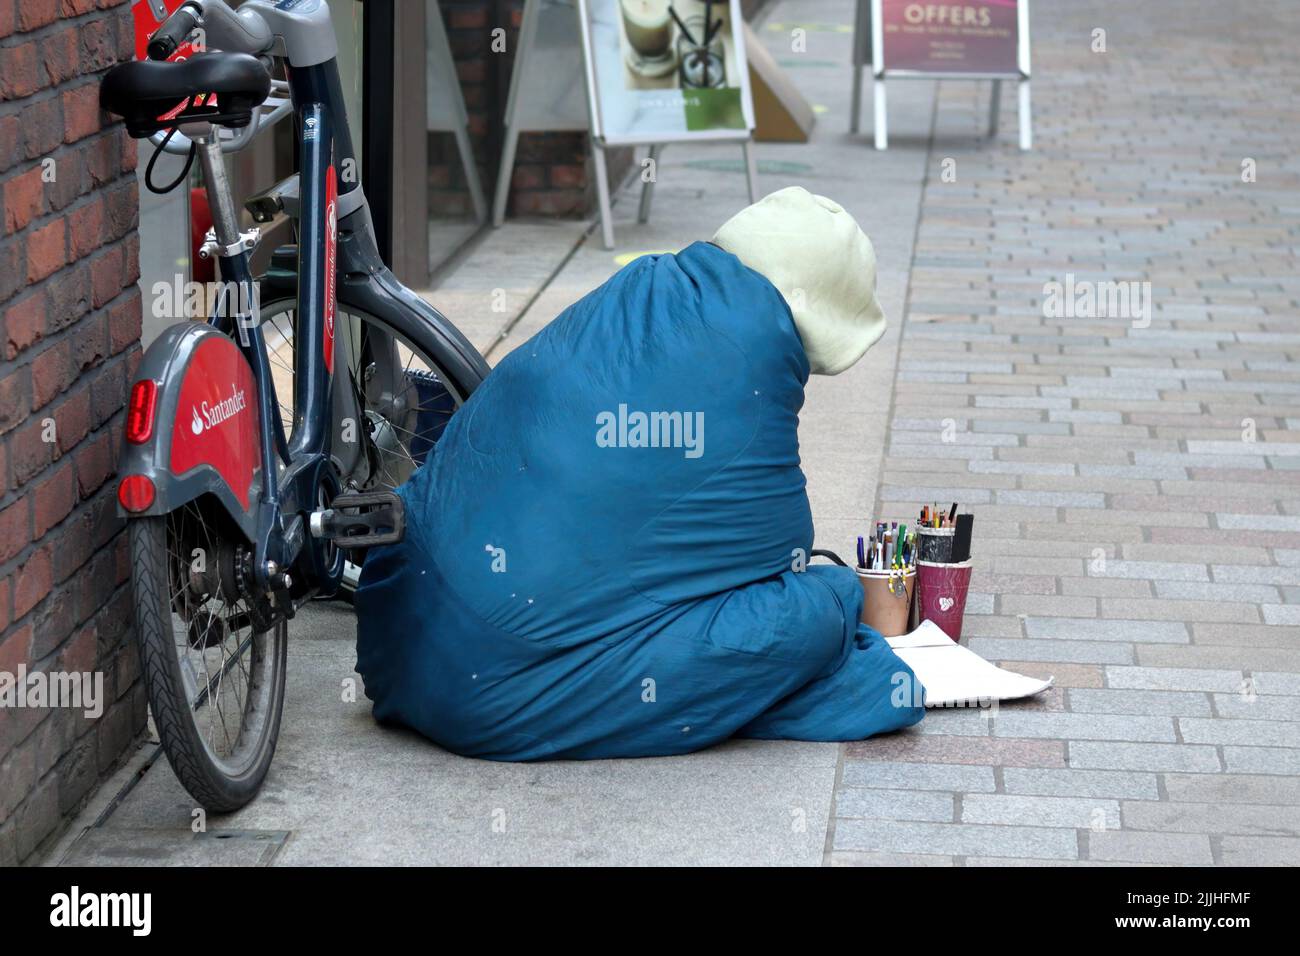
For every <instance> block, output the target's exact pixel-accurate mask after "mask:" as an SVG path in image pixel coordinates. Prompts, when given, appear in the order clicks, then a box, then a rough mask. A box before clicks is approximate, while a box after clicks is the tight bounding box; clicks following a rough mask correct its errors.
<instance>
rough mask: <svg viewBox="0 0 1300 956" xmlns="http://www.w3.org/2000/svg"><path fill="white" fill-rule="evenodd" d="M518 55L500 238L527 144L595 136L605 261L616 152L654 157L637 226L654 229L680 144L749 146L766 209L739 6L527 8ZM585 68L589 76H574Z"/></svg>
mask: <svg viewBox="0 0 1300 956" xmlns="http://www.w3.org/2000/svg"><path fill="white" fill-rule="evenodd" d="M575 13H576V15H577V20H578V28H579V29H578V31H577V32H576V33H575V31H574V30H573V20H572V19H571V18H572V17H573V16H574V15H575ZM518 44H519V46H518V51H517V53H516V55H515V65H514V71H513V72H512V74H511V76H510V92H509V96H508V98H507V100H506V112H505V134H504V138H503V144H502V150H501V165H500V171H499V173H498V177H497V184H496V192H495V194H494V196H493V202H492V225H493V226H494V227H496V226H500V225H501V224H502V223H503V222H504V221H505V212H506V201H507V199H508V198H509V195H510V181H511V178H512V177H511V173H512V171H513V169H514V163H515V152H516V149H517V147H518V144H519V134H520V133H543V132H585V133H588V134H589V138H590V140H591V158H592V171H593V175H594V176H595V179H596V198H597V205H598V207H599V211H600V227H601V238H602V240H603V243H604V246H605V248H606V249H613V248H614V220H613V213H612V210H611V202H610V189H609V177H608V164H607V163H606V160H605V150H606V149H608V148H610V147H624V146H631V147H636V146H648V147H649V156H648V158H647V160H645V161H643V163H642V170H643V171H645V170H648V171H649V175H648V176H646V175H644V174H643V175H642V187H641V199H640V204H639V207H638V212H637V221H638V222H642V223H644V222H646V221H648V219H649V216H650V203H651V200H652V197H653V194H654V185H655V179H656V178H657V175H658V171H657V164H658V161H659V157H660V155H661V154H662V152H663V148H664V146H666V145H668V144H670V143H682V142H701V141H704V142H731V143H737V144H739V145H740V146H741V147H742V149H743V154H744V170H745V178H746V185H747V188H748V192H749V201H750V202H751V203H752V202H756V201H757V200H758V165H757V162H756V160H755V158H754V106H753V99H752V97H751V95H750V87H749V66H748V63H747V61H746V58H745V26H744V20H743V18H742V15H741V12H740V0H671V2H670V0H526V2H525V4H524V15H523V21H522V23H521V24H520V29H519V39H518ZM578 59H580V60H581V63H582V69H581V72H578V71H575V70H574V69H573V65H574V62H575V60H578Z"/></svg>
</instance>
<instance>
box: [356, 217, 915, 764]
mask: <svg viewBox="0 0 1300 956" xmlns="http://www.w3.org/2000/svg"><path fill="white" fill-rule="evenodd" d="M807 379H808V361H807V358H806V356H805V354H804V350H803V346H802V344H801V343H800V340H799V336H798V333H797V332H796V330H795V327H794V322H793V319H792V318H791V315H790V310H789V308H788V307H787V306H786V303H785V301H784V299H783V298H782V297H781V295H780V293H779V292H778V291H777V290H776V289H775V288H774V287H773V286H772V284H771V283H770V282H768V281H767V279H765V278H763V277H762V276H761V275H759V274H758V273H756V272H754V271H752V270H750V269H748V268H746V267H745V266H744V265H743V264H742V263H741V262H740V260H739V259H737V258H736V257H735V256H733V255H731V254H730V253H728V252H725V251H723V250H722V249H719V248H718V247H716V246H713V245H711V244H708V243H695V244H694V245H692V246H690V247H689V248H687V249H685V250H684V251H682V252H680V253H677V254H676V255H662V256H646V257H643V258H640V259H637V260H635V261H634V262H633V263H631V264H630V265H628V266H627V267H626V268H624V269H622V270H621V271H620V272H618V273H617V274H616V275H614V276H613V277H612V278H611V279H610V280H609V281H608V282H606V283H605V284H604V285H602V286H601V287H600V288H598V289H596V290H595V291H594V292H592V293H590V294H589V295H587V296H586V297H585V298H583V299H582V300H581V301H579V302H577V303H575V304H574V305H573V306H571V307H570V308H568V309H567V310H565V312H564V313H562V314H561V315H560V316H559V317H558V318H556V319H555V320H554V321H553V322H551V323H550V324H549V325H548V326H546V328H544V329H542V331H540V332H539V333H538V334H537V335H536V336H534V337H533V338H532V339H530V340H529V341H528V342H525V343H524V344H523V345H521V346H519V347H518V348H517V349H515V351H514V352H512V353H511V354H510V355H508V356H506V358H505V359H503V360H502V361H501V363H500V365H498V366H497V368H496V369H495V370H494V371H493V373H492V374H491V376H489V377H488V379H487V381H486V382H484V384H483V385H482V386H480V388H479V389H478V390H477V391H476V392H475V393H474V395H473V396H472V398H471V399H470V400H469V401H468V402H467V403H466V404H465V406H464V408H463V409H462V410H461V411H460V412H459V413H458V414H457V415H455V416H454V417H453V418H452V420H451V422H450V424H449V425H448V427H447V430H446V432H445V433H444V434H443V436H442V438H441V440H440V441H439V443H438V445H437V447H436V450H435V452H434V453H433V455H432V457H431V459H430V461H429V462H428V463H427V464H426V465H425V467H423V468H421V469H420V470H419V471H417V472H416V474H415V476H414V477H413V478H412V479H411V481H410V482H408V483H407V484H406V485H405V486H403V487H402V489H401V494H402V496H403V498H404V499H405V503H406V514H407V529H406V538H405V540H404V541H403V542H402V543H401V544H398V545H394V546H391V547H385V548H377V549H375V550H373V551H372V552H371V553H370V555H369V556H368V558H367V560H366V564H365V568H364V572H363V574H362V577H361V586H360V590H359V591H358V593H357V598H356V606H357V671H358V672H359V673H360V674H361V676H362V678H363V679H364V681H365V689H366V694H367V695H368V696H369V697H370V698H371V699H372V700H373V701H374V713H375V717H376V718H377V719H379V720H380V721H383V722H391V723H396V724H402V725H405V726H408V727H412V728H414V729H415V730H418V731H419V732H420V733H422V734H424V735H425V736H427V737H429V738H431V739H433V740H434V741H436V742H437V743H439V744H441V745H442V746H444V747H446V748H448V749H449V750H453V751H455V752H456V753H460V754H466V755H471V756H477V757H489V758H493V759H498V760H538V759H545V758H595V757H634V756H655V755H662V754H677V753H684V752H687V751H692V750H698V749H700V748H702V747H707V746H709V745H710V744H713V743H716V742H718V741H720V740H725V739H726V738H728V737H732V736H742V737H763V738H786V739H799V740H857V739H861V738H864V737H869V736H871V735H872V734H877V733H881V732H884V731H889V730H894V729H897V728H900V727H905V726H908V725H910V724H914V723H916V722H917V721H918V720H920V719H921V717H922V715H923V713H924V711H923V709H922V708H921V707H920V706H917V701H918V699H919V692H918V691H916V690H915V678H914V676H913V675H912V673H911V671H910V670H909V669H908V667H907V665H906V664H904V663H903V662H902V661H901V660H899V658H898V657H897V656H896V655H895V654H894V652H893V651H892V650H890V648H889V646H888V645H887V644H886V643H885V641H884V639H883V638H881V637H880V635H879V634H877V633H876V632H875V631H872V630H870V629H869V628H867V627H865V626H862V625H860V624H859V623H858V616H859V610H860V607H861V601H862V594H861V589H860V588H859V586H858V583H857V579H856V576H855V574H854V573H853V571H852V570H850V569H847V568H841V567H835V566H830V565H819V566H813V567H806V568H805V560H806V555H807V554H808V552H809V550H810V549H811V548H812V542H813V525H812V514H811V510H810V508H809V505H808V497H807V494H806V493H805V490H804V476H803V472H802V471H801V470H800V468H799V441H798V435H797V427H798V415H799V409H800V407H801V406H802V405H803V398H804V392H803V389H804V384H805V382H806V381H807Z"/></svg>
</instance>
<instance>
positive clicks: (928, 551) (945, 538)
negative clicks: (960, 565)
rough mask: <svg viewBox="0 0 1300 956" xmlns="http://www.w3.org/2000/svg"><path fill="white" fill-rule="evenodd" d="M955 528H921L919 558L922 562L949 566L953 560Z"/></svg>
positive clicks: (917, 548)
mask: <svg viewBox="0 0 1300 956" xmlns="http://www.w3.org/2000/svg"><path fill="white" fill-rule="evenodd" d="M955 534H956V529H955V528H919V529H918V530H917V533H916V535H917V544H916V550H917V557H919V558H920V559H921V560H922V561H933V562H934V563H936V564H947V563H948V562H949V561H951V560H952V542H953V537H954V536H955Z"/></svg>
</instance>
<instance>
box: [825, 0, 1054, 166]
mask: <svg viewBox="0 0 1300 956" xmlns="http://www.w3.org/2000/svg"><path fill="white" fill-rule="evenodd" d="M867 64H870V65H871V72H872V76H873V77H874V80H875V82H874V92H875V141H876V148H877V149H885V148H886V147H887V146H888V143H889V134H888V121H887V115H886V109H885V105H886V104H885V80H886V79H887V78H898V79H907V78H920V79H967V80H992V81H993V97H992V102H991V103H990V105H989V135H990V136H992V135H994V134H995V133H996V132H997V122H998V106H999V103H1000V100H1001V92H1002V81H1003V80H1015V81H1016V83H1017V84H1018V92H1019V106H1020V148H1021V149H1029V148H1031V146H1032V145H1033V132H1032V121H1031V116H1030V106H1029V0H949V2H937V3H925V2H917V0H858V3H857V15H856V18H855V21H854V43H853V105H852V125H851V129H852V131H853V132H857V129H858V114H859V112H860V108H861V96H862V69H863V67H864V66H866V65H867Z"/></svg>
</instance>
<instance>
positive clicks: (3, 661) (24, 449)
mask: <svg viewBox="0 0 1300 956" xmlns="http://www.w3.org/2000/svg"><path fill="white" fill-rule="evenodd" d="M133 48H134V39H133V33H132V24H131V15H130V6H129V4H128V3H127V2H126V0H0V208H2V209H3V223H0V671H3V672H7V673H9V674H15V673H17V671H18V668H19V665H25V666H26V668H27V669H28V670H29V671H31V670H37V669H40V670H45V669H48V670H51V671H76V672H84V671H101V672H103V674H104V697H105V704H104V713H103V715H102V716H101V717H99V719H97V720H89V719H87V718H86V717H84V716H83V714H82V711H81V710H70V709H53V708H51V709H44V708H42V709H34V708H21V709H19V708H5V707H0V865H4V864H12V863H15V862H26V861H33V860H34V859H35V858H36V857H37V856H38V855H39V854H38V851H39V850H41V849H42V848H45V847H47V846H48V845H49V843H50V842H51V841H52V839H53V838H54V837H55V836H56V835H57V834H58V833H59V832H60V831H61V829H62V824H63V823H64V822H65V821H66V819H67V818H68V817H69V816H70V815H71V814H73V813H75V812H76V811H77V810H78V809H79V808H80V806H81V805H82V804H83V803H84V801H85V798H86V797H87V796H88V795H89V793H90V792H91V790H92V789H93V788H94V786H95V785H96V784H97V783H98V782H99V781H101V780H102V779H103V778H104V777H105V776H106V775H107V774H108V773H110V772H111V771H112V770H113V769H115V767H116V766H117V764H118V763H119V762H120V760H121V758H122V756H123V754H124V752H126V751H127V749H128V748H130V747H131V746H132V745H133V744H134V742H135V741H136V739H137V737H138V736H139V734H140V732H141V731H142V730H143V728H144V725H145V699H144V694H143V688H142V686H141V684H140V681H139V678H138V666H137V659H136V652H135V645H134V641H133V639H132V635H131V632H130V621H131V606H130V600H129V596H128V592H127V588H128V581H127V561H126V548H125V545H126V538H125V535H123V534H122V533H121V531H122V525H121V522H120V521H119V520H118V519H117V517H116V515H115V510H114V487H113V482H111V481H110V480H109V479H110V477H111V475H112V473H113V468H114V463H115V461H116V458H117V449H118V445H119V440H120V437H121V424H122V415H121V414H120V412H121V409H122V406H123V404H124V401H125V397H126V390H127V387H128V383H129V382H130V380H131V374H132V372H133V371H134V369H135V366H136V364H137V362H138V359H139V354H140V310H141V299H140V293H139V291H138V289H137V286H136V278H137V276H138V275H139V264H138V249H139V244H138V239H137V235H136V224H137V216H138V211H137V210H138V207H137V193H136V179H135V173H134V169H135V157H136V144H135V142H134V141H133V140H131V139H129V138H128V137H127V136H126V133H125V131H124V130H123V128H122V126H121V125H120V124H117V123H110V122H109V120H108V117H106V116H105V115H103V114H101V113H100V111H99V106H98V81H99V76H100V74H101V73H102V72H103V71H104V70H105V69H106V68H108V67H109V66H111V65H112V64H113V63H116V62H118V61H119V60H122V59H130V58H131V57H132V56H133Z"/></svg>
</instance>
